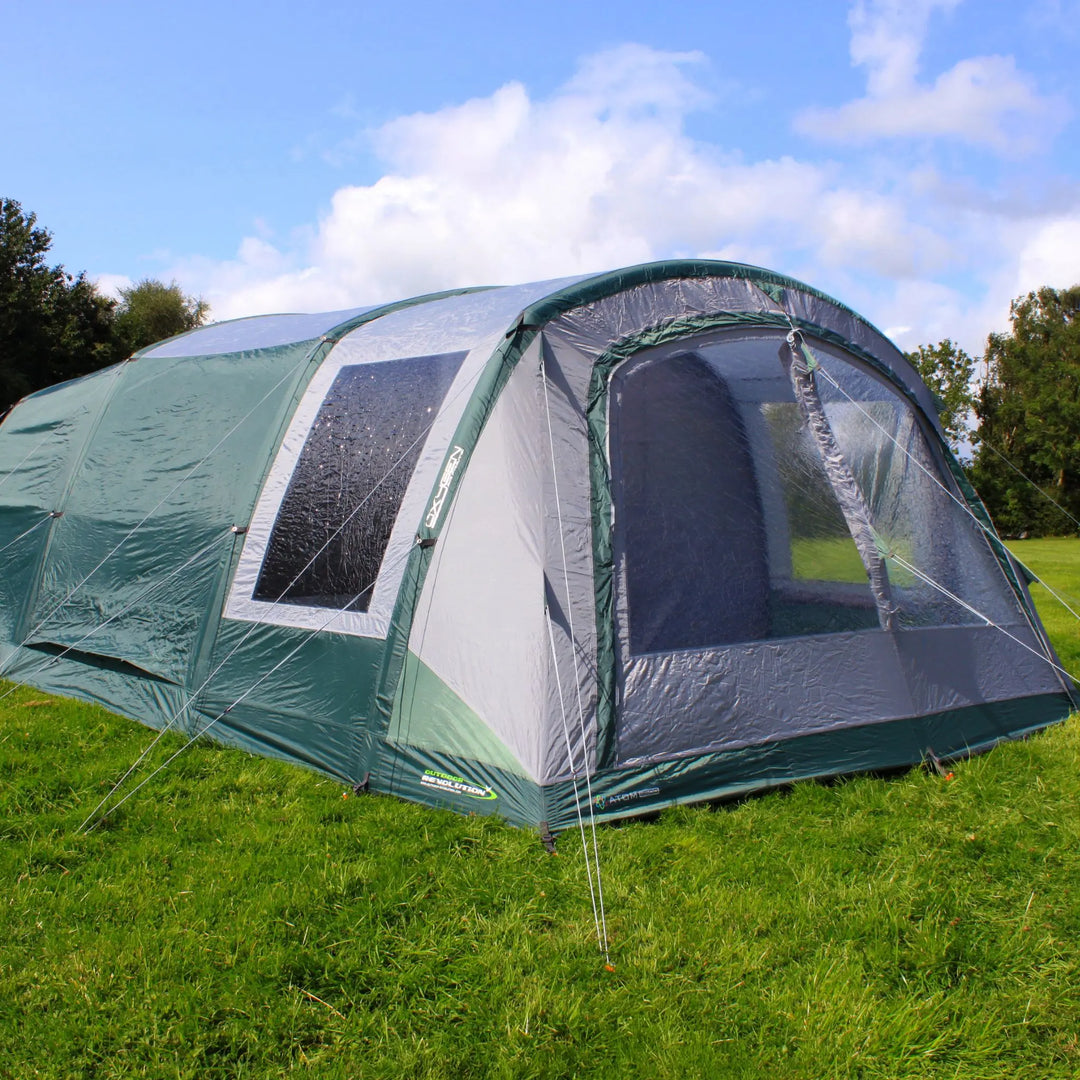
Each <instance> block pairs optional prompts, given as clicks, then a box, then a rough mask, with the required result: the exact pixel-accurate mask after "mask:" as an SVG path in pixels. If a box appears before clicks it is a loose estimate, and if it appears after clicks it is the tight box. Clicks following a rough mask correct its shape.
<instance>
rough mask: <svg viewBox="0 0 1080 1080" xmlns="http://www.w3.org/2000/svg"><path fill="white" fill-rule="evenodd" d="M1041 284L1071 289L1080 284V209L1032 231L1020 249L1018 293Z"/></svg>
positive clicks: (1017, 279)
mask: <svg viewBox="0 0 1080 1080" xmlns="http://www.w3.org/2000/svg"><path fill="white" fill-rule="evenodd" d="M1042 285H1050V286H1051V287H1053V288H1055V289H1068V288H1071V287H1072V286H1073V285H1080V208H1078V209H1077V211H1076V213H1074V214H1072V215H1071V216H1067V217H1058V218H1053V219H1051V220H1049V221H1047V222H1045V223H1044V224H1042V225H1041V226H1040V227H1038V228H1037V229H1035V230H1034V231H1033V232H1032V233H1030V234H1029V235H1028V236H1027V238H1026V239H1025V242H1024V244H1023V247H1022V248H1021V250H1020V256H1019V259H1018V266H1017V274H1016V283H1015V295H1017V296H1019V295H1021V294H1023V293H1027V292H1031V291H1032V290H1033V289H1038V288H1039V287H1040V286H1042Z"/></svg>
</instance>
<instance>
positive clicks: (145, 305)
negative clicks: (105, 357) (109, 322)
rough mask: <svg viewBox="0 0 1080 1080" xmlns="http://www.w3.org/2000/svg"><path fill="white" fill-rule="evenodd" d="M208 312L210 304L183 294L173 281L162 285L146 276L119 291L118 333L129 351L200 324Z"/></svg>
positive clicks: (203, 321) (204, 320) (192, 328)
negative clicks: (128, 287) (135, 283)
mask: <svg viewBox="0 0 1080 1080" xmlns="http://www.w3.org/2000/svg"><path fill="white" fill-rule="evenodd" d="M209 314H210V305H209V304H207V303H206V301H205V300H203V299H202V298H201V297H198V298H195V297H191V296H185V295H184V293H183V291H182V290H181V288H180V286H179V285H178V284H177V283H176V282H175V281H173V282H170V283H169V284H168V285H165V284H163V283H162V282H160V281H155V280H153V279H152V278H146V279H144V280H143V281H140V282H139V283H138V284H137V285H133V286H132V287H131V288H130V289H121V290H120V306H119V308H117V312H116V331H117V336H118V338H119V339H120V340H121V341H122V342H123V343H124V345H125V346H126V349H127V352H128V353H129V354H130V353H133V352H135V351H136V350H138V349H142V348H145V347H146V346H147V345H152V344H153V343H154V342H155V341H161V340H162V339H163V338H168V337H173V336H174V335H175V334H182V333H184V331H186V330H194V329H195V327H197V326H202V325H203V323H205V322H206V318H207V316H208V315H209Z"/></svg>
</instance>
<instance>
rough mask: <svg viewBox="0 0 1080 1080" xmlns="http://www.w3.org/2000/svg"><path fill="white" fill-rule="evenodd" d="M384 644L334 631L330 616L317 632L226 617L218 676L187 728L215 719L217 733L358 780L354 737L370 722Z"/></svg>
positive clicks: (217, 652)
mask: <svg viewBox="0 0 1080 1080" xmlns="http://www.w3.org/2000/svg"><path fill="white" fill-rule="evenodd" d="M329 614H330V615H331V616H332V613H329ZM383 649H384V643H383V642H382V641H379V640H377V639H373V638H363V637H356V636H353V635H347V634H340V633H334V632H333V626H332V624H330V623H329V621H328V625H327V627H326V629H325V630H323V631H321V632H319V631H315V632H313V631H309V630H299V629H296V628H294V627H284V626H266V625H258V624H253V623H244V622H234V621H232V620H223V621H222V623H221V626H220V629H219V631H218V635H217V638H216V641H215V643H214V649H213V652H212V654H211V656H210V658H209V670H210V672H211V673H213V677H212V679H210V680H209V682H208V684H207V686H206V688H205V689H204V690H202V692H201V693H199V694H198V696H197V698H196V705H197V708H198V712H199V717H198V718H193V719H192V721H191V723H190V725H189V726H191V727H193V728H194V730H203V729H205V728H206V727H207V725H208V724H210V723H212V724H213V728H212V729H211V731H210V734H212V735H213V736H214V737H215V738H226V737H229V738H232V739H233V740H235V741H238V742H239V743H240V745H244V746H246V747H247V748H249V749H251V750H253V751H254V752H256V753H268V754H272V755H273V756H276V757H283V758H286V759H288V760H291V761H298V762H301V763H302V764H305V765H307V766H309V767H312V768H315V769H318V770H320V771H322V772H326V773H329V774H331V775H333V776H336V777H339V778H340V779H342V780H346V781H349V782H353V783H358V782H359V781H360V780H362V779H363V775H362V773H361V772H359V771H358V768H359V767H358V765H357V761H356V746H355V739H356V735H357V732H358V731H363V730H365V728H366V725H367V718H366V715H365V713H366V708H367V704H368V702H369V701H370V699H371V695H372V693H373V691H374V685H375V678H376V675H377V673H378V670H379V666H380V662H381V660H382V655H383ZM196 725H197V726H196ZM229 733H231V735H230V734H229Z"/></svg>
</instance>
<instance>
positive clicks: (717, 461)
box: [0, 261, 1075, 832]
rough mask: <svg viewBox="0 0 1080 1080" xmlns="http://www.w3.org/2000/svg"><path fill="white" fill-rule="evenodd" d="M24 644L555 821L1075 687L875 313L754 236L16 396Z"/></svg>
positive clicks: (1004, 717) (13, 588)
mask: <svg viewBox="0 0 1080 1080" xmlns="http://www.w3.org/2000/svg"><path fill="white" fill-rule="evenodd" d="M0 551H2V554H3V559H4V561H5V564H4V570H3V575H2V580H0V674H2V675H4V676H6V677H7V678H9V679H13V680H16V681H19V682H24V683H29V684H33V685H35V686H38V687H41V688H44V689H47V690H51V691H55V692H57V693H60V694H66V695H71V696H76V697H81V698H86V699H90V700H93V701H98V702H101V703H103V704H105V705H107V706H108V707H109V708H111V709H113V710H115V711H117V712H119V713H122V714H124V715H127V716H130V717H134V718H136V719H138V720H140V721H142V722H144V723H146V724H149V725H151V726H152V727H157V728H162V727H170V728H174V729H178V730H181V731H183V732H186V733H188V734H191V735H195V734H197V733H200V732H207V733H208V734H209V735H211V736H213V737H215V738H217V739H220V740H221V741H223V742H227V743H231V744H234V745H237V746H240V747H243V748H246V749H247V750H250V751H253V752H255V753H259V754H268V755H274V756H277V757H281V758H285V759H288V760H291V761H295V762H300V763H302V764H304V765H307V766H309V767H311V768H314V769H317V770H321V771H322V772H324V773H327V774H329V775H331V776H333V777H337V778H339V779H340V780H342V781H344V782H347V783H350V784H356V785H358V786H359V785H363V786H366V787H368V788H370V789H372V790H375V791H382V792H392V793H394V794H397V795H400V796H403V797H405V798H407V799H413V800H418V801H421V802H425V803H431V804H436V805H440V806H449V807H453V808H454V809H457V810H460V811H466V812H468V811H475V812H490V813H497V814H500V815H502V816H503V817H505V818H506V819H508V820H510V821H513V822H517V823H521V824H529V825H532V826H536V827H538V828H541V829H545V828H547V829H550V830H552V831H556V832H557V831H559V830H561V829H565V828H566V827H567V826H568V825H570V824H571V823H572V822H575V821H576V820H577V815H578V813H579V812H582V811H584V810H588V811H589V812H590V813H592V814H594V815H595V816H596V817H598V818H601V819H603V818H617V817H623V816H627V815H630V814H637V813H641V812H644V811H647V810H652V809H655V808H657V807H660V806H663V805H667V804H670V803H673V802H685V801H691V800H704V799H711V798H716V797H720V796H726V795H731V794H735V793H740V792H749V791H752V790H760V789H763V788H766V787H769V786H772V785H778V784H784V783H788V782H790V781H793V780H796V779H798V778H803V777H816V776H826V775H834V774H838V773H845V772H852V771H861V770H868V769H886V768H892V767H898V766H904V765H908V764H912V763H916V762H918V761H920V760H922V759H925V758H926V757H927V756H928V755H931V754H933V755H936V756H938V757H942V758H944V757H948V756H953V755H959V754H964V753H968V752H972V751H975V750H978V749H980V748H984V747H986V746H989V745H991V744H993V743H994V742H995V741H997V740H1000V739H1002V738H1007V737H1014V736H1017V735H1021V734H1023V733H1025V732H1029V731H1032V730H1034V729H1037V728H1039V727H1042V726H1044V725H1046V724H1049V723H1051V722H1053V721H1056V720H1059V719H1061V718H1062V717H1064V716H1065V715H1066V714H1067V713H1068V712H1069V711H1070V710H1071V709H1072V708H1073V705H1074V700H1075V699H1074V696H1073V695H1074V687H1073V685H1072V683H1071V681H1069V680H1068V679H1067V677H1065V676H1064V673H1063V672H1061V670H1060V668H1059V666H1058V665H1057V661H1056V658H1055V657H1054V654H1053V652H1052V650H1051V648H1050V646H1049V644H1048V643H1047V641H1046V638H1045V635H1044V633H1043V631H1042V629H1041V627H1040V624H1039V622H1038V620H1037V618H1036V616H1035V613H1034V610H1033V608H1032V605H1031V602H1030V599H1029V597H1028V595H1027V592H1026V586H1025V582H1024V578H1023V576H1022V574H1021V573H1020V571H1019V568H1018V567H1017V565H1016V564H1015V563H1013V562H1012V561H1011V560H1010V557H1009V555H1008V553H1007V552H1006V551H1005V549H1004V548H1003V547H1002V545H1001V544H1000V542H999V541H998V540H997V538H996V536H995V535H994V533H993V530H992V527H991V525H990V523H989V520H988V519H987V517H986V514H985V511H984V510H983V508H982V506H981V504H980V503H979V501H978V499H977V498H976V496H975V494H974V492H973V491H972V490H971V489H970V488H969V487H968V485H967V484H966V482H965V480H964V477H963V474H962V472H961V471H960V469H959V467H958V465H957V464H956V462H955V460H954V459H953V457H952V455H951V454H950V452H949V450H948V448H947V446H946V443H945V441H944V439H943V437H942V433H941V430H940V427H939V424H938V421H937V418H936V413H935V409H934V403H933V399H932V397H931V395H930V394H929V392H928V391H927V390H926V388H925V387H924V386H923V384H922V383H921V382H920V381H919V379H918V377H917V376H916V374H915V372H914V371H913V370H912V368H911V367H910V365H909V364H908V363H907V362H906V361H905V360H904V358H903V356H902V355H901V354H900V353H899V352H898V351H897V349H896V348H895V346H893V345H892V344H891V343H890V342H889V341H888V340H886V339H885V338H884V337H883V336H882V335H881V334H880V333H879V332H878V331H876V330H875V329H874V328H873V327H872V326H871V325H869V324H868V323H867V322H866V321H865V320H863V319H862V318H860V317H859V316H857V315H856V314H854V313H853V312H852V311H850V310H848V309H847V308H845V307H843V306H841V305H840V304H838V303H836V302H835V301H833V300H831V299H829V298H828V297H826V296H824V295H822V294H821V293H819V292H817V291H815V290H814V289H812V288H809V287H807V286H805V285H802V284H800V283H798V282H796V281H793V280H790V279H788V278H785V277H783V276H781V275H779V274H775V273H770V272H768V271H765V270H760V269H756V268H752V267H747V266H740V265H735V264H731V263H722V262H708V261H694V262H669V263H657V264H651V265H646V266H639V267H634V268H631V269H627V270H621V271H618V272H615V273H610V274H604V275H600V276H590V277H583V278H576V279H570V280H561V281H549V282H543V283H539V284H532V285H523V286H518V287H508V288H491V289H476V290H464V291H459V292H455V293H446V294H439V295H433V296H426V297H420V298H417V299H414V300H410V301H406V302H402V303H398V304H392V305H387V306H382V307H375V308H369V309H365V310H355V311H345V312H334V313H331V314H328V315H280V316H267V317H257V318H251V319H243V320H238V321H235V322H228V323H221V324H216V325H212V326H209V327H205V328H202V329H199V330H195V331H192V332H191V333H188V334H186V335H183V336H180V337H178V338H173V339H171V340H169V341H167V342H164V343H162V344H159V345H156V346H153V347H151V348H148V349H145V350H143V351H142V352H140V353H139V354H137V355H136V356H134V357H133V358H132V359H131V360H129V361H127V362H125V363H123V364H121V365H119V366H118V367H115V368H111V369H108V370H105V371H101V372H98V373H96V374H94V375H91V376H88V377H86V378H83V379H80V380H77V381H75V382H71V383H67V384H64V385H61V386H57V387H53V388H51V389H49V390H45V391H42V392H40V393H37V394H34V395H32V396H30V397H28V398H26V399H25V400H23V401H22V402H21V403H20V404H19V405H18V406H16V408H15V409H14V410H13V411H12V413H11V414H10V415H9V416H8V417H7V419H6V420H5V422H4V424H3V426H2V428H0Z"/></svg>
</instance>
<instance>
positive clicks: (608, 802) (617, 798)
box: [593, 787, 660, 810]
mask: <svg viewBox="0 0 1080 1080" xmlns="http://www.w3.org/2000/svg"><path fill="white" fill-rule="evenodd" d="M659 794H660V789H659V788H658V787H647V788H640V789H639V790H638V791H626V792H623V794H622V795H597V796H596V798H595V799H593V805H594V806H595V807H596V809H597V810H606V809H607V808H608V807H609V806H619V805H621V804H622V803H628V802H635V801H636V800H638V799H647V798H649V797H650V796H651V795H659Z"/></svg>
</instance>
